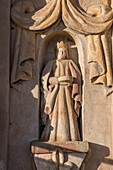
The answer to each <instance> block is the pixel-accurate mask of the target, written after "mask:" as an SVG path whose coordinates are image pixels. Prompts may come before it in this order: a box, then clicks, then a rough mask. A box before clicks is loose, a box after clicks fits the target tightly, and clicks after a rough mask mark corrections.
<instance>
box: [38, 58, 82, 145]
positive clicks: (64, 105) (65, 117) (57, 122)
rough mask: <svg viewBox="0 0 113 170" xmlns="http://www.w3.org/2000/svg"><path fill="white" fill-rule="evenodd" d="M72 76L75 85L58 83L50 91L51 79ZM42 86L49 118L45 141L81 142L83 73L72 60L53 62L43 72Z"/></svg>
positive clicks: (44, 133) (43, 136)
mask: <svg viewBox="0 0 113 170" xmlns="http://www.w3.org/2000/svg"><path fill="white" fill-rule="evenodd" d="M62 76H70V77H72V78H75V79H76V82H73V83H72V84H71V83H70V82H68V81H67V82H64V84H55V85H54V87H53V89H52V91H49V86H51V85H50V84H49V83H48V82H49V78H50V77H56V78H58V77H62ZM42 86H43V89H44V93H45V92H46V93H47V97H46V104H45V112H46V108H48V109H49V113H50V114H49V116H48V119H47V122H46V126H45V129H44V131H43V133H42V138H41V139H42V140H45V141H50V142H54V141H61V142H64V141H75V140H80V135H79V129H78V122H77V117H78V116H79V107H80V103H81V99H80V96H81V95H80V90H81V89H80V71H79V69H78V67H77V66H76V64H74V62H73V61H72V60H67V59H65V60H53V61H51V62H49V63H48V64H47V65H46V66H45V68H44V70H43V73H42Z"/></svg>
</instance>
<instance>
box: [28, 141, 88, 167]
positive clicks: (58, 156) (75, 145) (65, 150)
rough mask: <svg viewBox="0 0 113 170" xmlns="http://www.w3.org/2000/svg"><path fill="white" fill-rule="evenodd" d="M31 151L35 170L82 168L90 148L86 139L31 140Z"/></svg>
mask: <svg viewBox="0 0 113 170" xmlns="http://www.w3.org/2000/svg"><path fill="white" fill-rule="evenodd" d="M31 153H32V154H33V159H34V163H35V166H36V169H37V170H42V169H43V170H47V169H48V170H49V169H52V170H57V169H60V170H69V169H73V170H78V169H80V168H82V169H84V166H85V162H86V160H87V159H88V157H89V154H90V149H89V144H88V142H86V141H82V142H79V141H75V142H65V143H61V142H54V143H49V142H38V141H33V142H32V143H31Z"/></svg>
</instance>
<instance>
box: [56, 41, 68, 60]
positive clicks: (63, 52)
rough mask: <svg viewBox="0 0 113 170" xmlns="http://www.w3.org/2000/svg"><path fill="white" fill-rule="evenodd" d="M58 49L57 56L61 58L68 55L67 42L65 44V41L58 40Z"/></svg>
mask: <svg viewBox="0 0 113 170" xmlns="http://www.w3.org/2000/svg"><path fill="white" fill-rule="evenodd" d="M57 49H58V55H57V58H58V59H59V60H61V59H65V58H66V56H67V47H66V44H64V42H63V41H61V42H57Z"/></svg>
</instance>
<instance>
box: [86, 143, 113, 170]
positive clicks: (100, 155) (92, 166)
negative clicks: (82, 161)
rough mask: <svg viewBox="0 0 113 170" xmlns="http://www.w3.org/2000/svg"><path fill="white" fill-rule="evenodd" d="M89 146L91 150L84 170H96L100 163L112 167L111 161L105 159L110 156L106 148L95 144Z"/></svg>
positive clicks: (112, 161) (112, 162)
mask: <svg viewBox="0 0 113 170" xmlns="http://www.w3.org/2000/svg"><path fill="white" fill-rule="evenodd" d="M89 145H90V148H91V156H90V158H89V160H88V162H87V163H86V168H85V170H97V169H98V168H99V166H100V164H101V163H105V164H108V165H113V160H112V159H108V158H105V157H107V156H109V154H110V150H109V148H108V147H106V146H103V145H98V144H95V143H89Z"/></svg>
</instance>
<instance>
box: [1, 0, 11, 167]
mask: <svg viewBox="0 0 113 170" xmlns="http://www.w3.org/2000/svg"><path fill="white" fill-rule="evenodd" d="M0 7H1V9H0V170H6V169H7V156H8V127H9V61H10V1H7V0H5V1H4V0H1V1H0Z"/></svg>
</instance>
